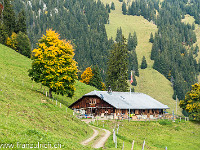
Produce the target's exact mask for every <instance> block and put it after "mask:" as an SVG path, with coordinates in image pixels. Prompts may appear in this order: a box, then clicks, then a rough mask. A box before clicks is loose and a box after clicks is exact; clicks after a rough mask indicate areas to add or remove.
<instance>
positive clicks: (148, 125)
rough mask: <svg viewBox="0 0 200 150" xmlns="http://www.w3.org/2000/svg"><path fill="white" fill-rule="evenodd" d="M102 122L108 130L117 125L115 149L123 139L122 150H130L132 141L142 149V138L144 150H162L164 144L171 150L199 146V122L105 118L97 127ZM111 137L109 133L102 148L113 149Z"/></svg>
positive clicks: (135, 149)
mask: <svg viewBox="0 0 200 150" xmlns="http://www.w3.org/2000/svg"><path fill="white" fill-rule="evenodd" d="M103 124H104V127H105V128H106V129H108V130H110V131H113V129H114V128H115V129H116V128H117V124H119V125H120V126H119V131H118V134H117V145H118V148H117V149H122V146H123V142H124V149H125V150H130V149H131V146H132V142H133V140H134V148H133V149H134V150H141V149H142V144H143V141H144V140H145V147H144V149H145V150H146V149H149V150H164V149H165V147H167V149H170V150H197V149H199V147H200V143H199V138H200V130H199V129H200V125H199V123H198V122H191V121H184V120H181V122H180V121H179V120H176V122H172V121H168V120H158V121H151V122H148V121H147V122H145V121H143V122H137V121H131V122H128V121H120V122H116V121H105V122H104V123H103V122H100V121H99V122H98V127H103ZM95 125H97V122H95ZM115 131H116V130H115ZM112 138H113V137H112V136H110V137H109V139H108V141H107V142H106V144H105V147H106V148H108V149H110V150H111V149H113V150H116V149H115V144H114V143H113V140H112Z"/></svg>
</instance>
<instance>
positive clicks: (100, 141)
mask: <svg viewBox="0 0 200 150" xmlns="http://www.w3.org/2000/svg"><path fill="white" fill-rule="evenodd" d="M101 130H104V131H105V134H104V135H103V136H102V137H101V138H100V139H98V140H97V142H96V143H95V144H94V145H93V147H94V148H100V147H103V146H104V144H105V143H106V141H107V139H108V138H109V136H110V134H111V133H110V131H108V130H106V129H101Z"/></svg>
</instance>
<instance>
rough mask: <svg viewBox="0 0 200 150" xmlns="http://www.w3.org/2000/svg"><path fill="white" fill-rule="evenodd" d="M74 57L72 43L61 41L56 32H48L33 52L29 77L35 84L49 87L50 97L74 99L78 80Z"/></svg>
mask: <svg viewBox="0 0 200 150" xmlns="http://www.w3.org/2000/svg"><path fill="white" fill-rule="evenodd" d="M73 57H74V50H73V46H72V45H71V43H70V42H67V41H65V40H60V35H59V34H58V33H56V32H55V31H53V30H51V29H50V30H47V31H46V35H43V37H42V38H41V39H40V40H39V44H38V48H37V49H34V50H33V53H32V59H33V62H32V68H31V69H30V70H29V76H30V77H31V79H32V80H34V81H35V82H41V83H42V85H44V86H47V87H49V96H50V97H52V92H55V93H56V94H62V95H65V94H67V96H68V97H72V96H73V95H74V91H75V87H74V83H75V79H77V75H76V74H77V66H76V64H77V63H76V61H75V60H74V59H73Z"/></svg>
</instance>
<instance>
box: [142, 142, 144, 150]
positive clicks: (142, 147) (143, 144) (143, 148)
mask: <svg viewBox="0 0 200 150" xmlns="http://www.w3.org/2000/svg"><path fill="white" fill-rule="evenodd" d="M144 146H145V140H144V142H143V145H142V150H144Z"/></svg>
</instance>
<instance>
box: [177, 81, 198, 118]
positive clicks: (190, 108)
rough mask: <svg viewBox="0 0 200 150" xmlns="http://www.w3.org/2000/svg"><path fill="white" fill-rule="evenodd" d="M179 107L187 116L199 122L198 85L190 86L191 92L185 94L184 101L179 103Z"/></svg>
mask: <svg viewBox="0 0 200 150" xmlns="http://www.w3.org/2000/svg"><path fill="white" fill-rule="evenodd" d="M179 105H180V107H181V108H183V109H184V110H186V112H188V114H189V116H190V117H191V118H192V119H194V120H198V121H200V84H199V83H196V84H194V85H192V90H191V91H189V92H187V93H186V95H185V99H184V100H181V101H180V104H179Z"/></svg>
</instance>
